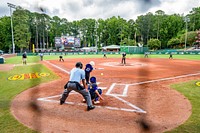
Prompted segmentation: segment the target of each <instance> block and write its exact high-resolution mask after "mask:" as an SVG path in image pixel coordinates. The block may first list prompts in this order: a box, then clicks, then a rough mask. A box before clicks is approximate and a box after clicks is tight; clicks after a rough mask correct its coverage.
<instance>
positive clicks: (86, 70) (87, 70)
mask: <svg viewBox="0 0 200 133" xmlns="http://www.w3.org/2000/svg"><path fill="white" fill-rule="evenodd" d="M92 70H93V67H92V65H90V64H87V65H86V66H85V72H86V73H90V72H91V71H92Z"/></svg>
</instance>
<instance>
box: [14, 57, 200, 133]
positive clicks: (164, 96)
mask: <svg viewBox="0 0 200 133" xmlns="http://www.w3.org/2000/svg"><path fill="white" fill-rule="evenodd" d="M92 60H93V61H95V64H96V65H95V68H96V70H94V71H93V72H92V73H91V76H96V77H97V81H98V86H99V87H100V88H102V89H103V97H104V98H105V100H104V101H101V103H100V104H98V105H96V108H95V109H94V110H92V111H89V112H88V111H86V104H85V103H83V102H82V96H81V95H80V94H77V93H75V92H72V93H71V94H70V95H69V97H68V99H67V101H66V103H65V104H64V105H59V98H60V95H61V93H62V91H63V86H64V84H65V83H66V82H67V80H68V78H69V71H70V70H71V69H72V68H73V67H74V65H75V63H76V62H77V61H81V62H82V63H83V64H86V63H88V62H89V61H91V59H87V58H85V59H66V60H65V62H59V61H57V60H51V61H43V62H41V63H42V64H44V65H45V66H47V67H48V68H49V69H51V70H52V71H54V72H55V73H56V74H57V75H59V76H60V79H59V80H56V81H52V82H49V83H43V84H40V85H38V86H35V87H33V88H30V89H28V90H26V91H24V92H22V93H20V94H19V95H17V96H16V97H15V98H14V100H13V102H12V105H11V111H12V114H13V115H14V116H15V118H16V119H17V120H18V121H20V122H21V123H23V124H24V125H26V126H28V127H30V128H32V129H34V130H37V131H40V132H44V133H49V132H59V133H65V132H70V133H78V132H81V133H95V132H100V133H121V132H124V133H140V132H144V131H146V132H157V133H160V132H164V131H167V130H171V129H173V128H175V127H177V126H179V125H181V124H182V123H184V122H185V121H186V120H187V119H188V118H189V116H190V115H191V108H192V107H191V104H190V102H189V101H188V99H187V98H185V97H184V96H183V95H182V94H180V93H179V92H177V91H175V90H173V89H170V88H169V85H170V84H172V83H177V82H184V81H187V80H191V79H197V78H200V73H199V72H200V62H199V61H186V60H175V59H174V60H168V59H136V58H132V59H127V65H125V66H122V65H121V64H120V61H121V59H119V58H107V59H105V58H102V59H101V58H100V59H99V58H98V59H92ZM98 68H100V69H98ZM101 73H103V75H102V74H101Z"/></svg>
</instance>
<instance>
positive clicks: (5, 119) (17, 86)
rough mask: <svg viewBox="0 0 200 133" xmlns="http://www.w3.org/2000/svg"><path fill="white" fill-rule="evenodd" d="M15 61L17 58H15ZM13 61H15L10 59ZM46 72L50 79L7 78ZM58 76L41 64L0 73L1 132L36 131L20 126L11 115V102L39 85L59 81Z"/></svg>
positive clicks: (20, 132)
mask: <svg viewBox="0 0 200 133" xmlns="http://www.w3.org/2000/svg"><path fill="white" fill-rule="evenodd" d="M14 59H15V58H14ZM9 60H11V61H13V59H9ZM32 72H39V73H40V72H45V73H50V76H49V77H48V78H38V79H32V80H30V79H26V80H21V81H19V80H17V81H10V80H8V79H7V78H8V77H10V76H13V75H15V74H23V73H32ZM57 78H58V76H57V75H55V74H54V73H52V72H51V71H50V70H49V69H47V68H46V67H44V66H43V65H41V64H36V65H31V66H29V65H26V66H18V67H15V68H14V69H13V70H10V71H6V72H0V83H1V84H0V132H1V133H32V132H34V131H32V130H30V129H29V128H27V127H25V126H23V125H22V124H20V123H19V122H18V121H17V120H15V118H14V117H13V116H12V115H11V113H10V104H11V100H12V99H13V98H14V97H15V96H16V95H17V94H19V93H20V92H22V91H24V90H26V89H28V88H30V87H33V86H36V85H38V84H41V83H44V82H48V81H51V80H55V79H57Z"/></svg>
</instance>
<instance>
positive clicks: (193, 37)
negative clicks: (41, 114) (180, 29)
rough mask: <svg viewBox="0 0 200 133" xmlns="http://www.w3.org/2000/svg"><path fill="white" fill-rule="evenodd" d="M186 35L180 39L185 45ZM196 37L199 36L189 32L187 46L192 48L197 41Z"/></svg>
mask: <svg viewBox="0 0 200 133" xmlns="http://www.w3.org/2000/svg"><path fill="white" fill-rule="evenodd" d="M185 35H186V33H185V34H183V35H182V36H181V38H180V41H181V43H182V44H184V43H185V39H186V38H185ZM196 36H197V32H195V31H190V32H187V44H189V46H190V47H191V46H192V45H193V43H194V42H195V41H196Z"/></svg>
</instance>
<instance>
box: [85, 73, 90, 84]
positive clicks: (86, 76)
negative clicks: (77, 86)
mask: <svg viewBox="0 0 200 133" xmlns="http://www.w3.org/2000/svg"><path fill="white" fill-rule="evenodd" d="M89 79H90V73H88V72H86V73H85V80H86V83H87V84H89Z"/></svg>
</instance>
